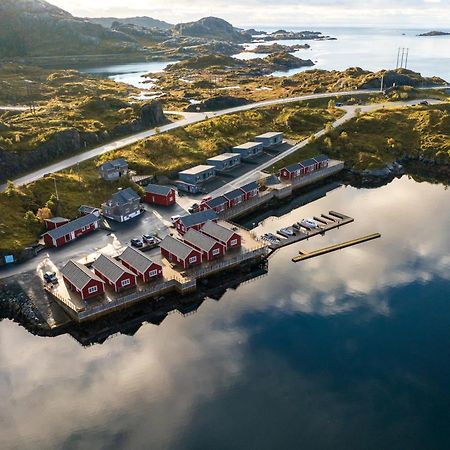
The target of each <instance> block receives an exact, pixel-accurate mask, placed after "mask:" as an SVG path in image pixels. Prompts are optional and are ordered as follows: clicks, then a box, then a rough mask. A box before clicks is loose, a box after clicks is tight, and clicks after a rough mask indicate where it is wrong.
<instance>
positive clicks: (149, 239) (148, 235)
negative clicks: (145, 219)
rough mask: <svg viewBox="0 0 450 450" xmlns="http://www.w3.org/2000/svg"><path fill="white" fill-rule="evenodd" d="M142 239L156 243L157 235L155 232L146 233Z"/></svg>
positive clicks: (147, 242) (148, 242)
mask: <svg viewBox="0 0 450 450" xmlns="http://www.w3.org/2000/svg"><path fill="white" fill-rule="evenodd" d="M142 239H143V241H144V242H145V243H146V244H155V243H156V238H155V236H153V234H144V235H143V236H142Z"/></svg>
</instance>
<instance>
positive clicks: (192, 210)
mask: <svg viewBox="0 0 450 450" xmlns="http://www.w3.org/2000/svg"><path fill="white" fill-rule="evenodd" d="M199 211H200V206H199V205H198V204H197V203H194V204H193V205H192V206H191V207H190V208H188V212H190V213H191V214H194V213H196V212H199Z"/></svg>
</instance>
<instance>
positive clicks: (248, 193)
mask: <svg viewBox="0 0 450 450" xmlns="http://www.w3.org/2000/svg"><path fill="white" fill-rule="evenodd" d="M239 189H240V190H241V191H242V192H243V193H244V200H250V199H251V198H253V197H257V196H258V194H259V185H258V183H257V182H256V181H252V182H251V183H248V184H246V185H244V186H241V187H240V188H239Z"/></svg>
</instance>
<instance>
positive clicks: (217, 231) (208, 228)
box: [200, 222, 242, 250]
mask: <svg viewBox="0 0 450 450" xmlns="http://www.w3.org/2000/svg"><path fill="white" fill-rule="evenodd" d="M200 231H201V232H202V233H203V234H206V235H207V236H209V237H211V238H213V239H215V240H216V241H217V242H220V243H221V244H223V245H224V246H225V248H226V249H227V250H229V249H232V248H238V247H240V246H241V244H242V238H241V235H240V234H238V233H236V232H235V231H233V230H230V229H228V228H226V227H223V226H222V225H218V224H217V223H214V222H206V223H205V225H203V227H202V229H201V230H200Z"/></svg>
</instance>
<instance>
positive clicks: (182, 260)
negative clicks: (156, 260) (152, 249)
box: [159, 235, 202, 269]
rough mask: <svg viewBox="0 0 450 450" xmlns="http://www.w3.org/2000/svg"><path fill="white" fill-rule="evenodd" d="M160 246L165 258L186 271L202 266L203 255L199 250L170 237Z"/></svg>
mask: <svg viewBox="0 0 450 450" xmlns="http://www.w3.org/2000/svg"><path fill="white" fill-rule="evenodd" d="M159 246H160V248H161V255H162V256H164V258H166V259H167V260H168V261H170V262H172V263H174V264H177V265H180V266H182V267H183V268H184V269H188V268H189V267H192V266H195V265H197V264H201V262H202V254H201V252H200V251H199V250H197V249H195V248H193V247H191V246H190V245H188V244H186V243H184V242H182V241H180V240H179V239H175V238H174V237H172V236H170V235H169V236H166V237H165V238H164V239H163V240H162V241H161V244H160V245H159Z"/></svg>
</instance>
